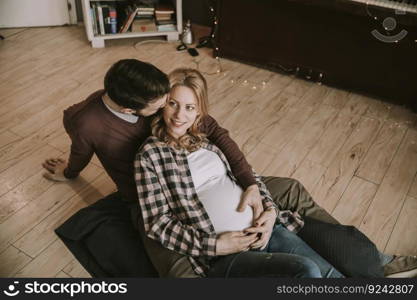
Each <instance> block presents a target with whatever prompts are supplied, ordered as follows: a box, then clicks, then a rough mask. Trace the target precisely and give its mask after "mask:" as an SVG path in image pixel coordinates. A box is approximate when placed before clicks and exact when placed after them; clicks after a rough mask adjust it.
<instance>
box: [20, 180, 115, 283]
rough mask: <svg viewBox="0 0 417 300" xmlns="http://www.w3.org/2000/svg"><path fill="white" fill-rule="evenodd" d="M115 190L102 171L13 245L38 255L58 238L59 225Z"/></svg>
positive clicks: (32, 255) (30, 253) (34, 255)
mask: <svg viewBox="0 0 417 300" xmlns="http://www.w3.org/2000/svg"><path fill="white" fill-rule="evenodd" d="M115 190H116V187H115V185H114V183H113V182H112V181H111V179H110V178H109V177H108V176H107V174H105V173H102V174H101V175H100V176H99V177H97V178H96V179H95V180H94V181H93V182H91V184H89V185H87V186H86V187H85V188H83V189H82V190H81V191H79V192H78V193H77V194H76V195H74V197H72V198H71V199H69V200H67V201H66V202H65V203H64V204H63V205H62V206H60V207H59V208H58V209H56V210H55V211H54V212H52V213H51V214H50V215H48V216H47V217H46V218H45V219H43V220H42V221H41V222H40V223H39V224H37V225H36V226H35V227H33V228H32V229H31V230H30V231H28V232H27V233H26V234H25V235H23V236H22V237H21V238H20V239H19V240H17V241H16V242H14V243H13V246H15V247H16V248H18V249H20V250H22V251H24V252H25V253H27V254H28V255H30V256H31V257H36V256H38V255H39V254H40V253H41V252H42V251H43V250H45V248H47V247H48V245H50V244H51V243H52V242H53V241H54V240H55V239H56V237H57V236H56V234H55V232H54V230H55V229H56V228H57V227H58V226H59V225H61V224H62V223H63V222H64V221H65V220H67V219H68V218H69V217H70V216H72V215H73V214H74V213H76V212H77V211H78V210H80V209H81V208H83V207H86V206H87V205H89V204H92V203H94V202H95V201H97V200H98V199H101V198H103V197H104V196H106V195H108V194H110V193H112V192H114V191H115ZM70 275H71V274H70Z"/></svg>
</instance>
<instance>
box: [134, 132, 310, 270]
mask: <svg viewBox="0 0 417 300" xmlns="http://www.w3.org/2000/svg"><path fill="white" fill-rule="evenodd" d="M202 148H204V149H206V150H209V151H213V152H215V153H216V154H218V155H219V157H220V159H221V160H222V161H223V163H224V164H225V165H226V168H227V173H228V175H229V176H230V178H231V179H232V180H233V181H235V182H237V180H236V178H235V177H234V176H233V174H232V171H231V168H230V166H229V163H228V161H227V159H226V157H225V156H224V155H223V153H222V152H221V150H220V149H219V148H217V147H216V146H215V145H214V144H212V143H210V142H209V141H207V140H206V141H205V142H204V143H203V145H202ZM189 153H190V152H188V151H187V150H185V149H181V150H177V149H174V148H172V147H170V146H168V145H166V144H165V143H162V142H160V141H159V140H158V139H157V138H156V137H154V136H151V137H149V138H148V139H147V140H146V141H145V143H144V144H143V145H142V147H141V148H140V150H139V152H138V153H137V155H136V159H135V179H136V186H137V190H138V196H139V204H140V207H141V211H142V216H143V221H144V226H145V232H146V234H147V236H148V237H150V238H151V239H154V240H156V241H159V242H160V243H161V244H162V245H163V246H164V247H166V248H168V249H170V250H173V251H176V252H178V253H180V254H183V255H187V256H188V258H189V260H190V262H191V264H192V266H193V269H194V271H195V272H196V273H197V274H198V275H201V276H204V275H205V272H206V271H207V268H208V264H209V261H210V259H211V258H213V257H214V256H216V239H217V235H216V232H215V230H214V227H213V224H212V223H211V221H210V218H209V216H208V214H207V212H206V210H205V209H204V206H203V204H202V203H201V202H200V201H199V199H198V196H197V192H196V190H195V187H194V183H193V180H192V177H191V172H190V168H189V166H188V160H187V155H188V154H189ZM254 177H255V180H256V182H257V184H258V187H259V191H260V194H261V196H262V202H263V206H264V209H268V208H270V207H273V208H275V209H276V210H277V211H278V209H277V207H276V205H275V204H274V202H273V201H272V197H271V194H270V193H269V191H268V190H267V188H266V186H265V184H264V183H263V182H262V180H261V177H260V176H259V175H257V174H256V173H255V172H254ZM278 221H279V222H280V223H282V224H283V225H284V226H286V227H287V228H288V229H289V230H291V231H298V230H299V229H301V227H302V226H303V221H302V220H301V218H300V217H299V216H298V214H293V213H291V212H289V211H280V212H279V214H278Z"/></svg>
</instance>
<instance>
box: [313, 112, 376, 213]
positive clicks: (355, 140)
mask: <svg viewBox="0 0 417 300" xmlns="http://www.w3.org/2000/svg"><path fill="white" fill-rule="evenodd" d="M379 127H380V121H378V120H376V119H368V118H362V120H361V122H360V123H359V124H358V127H357V129H356V130H355V131H354V133H353V134H352V135H351V136H350V137H349V139H348V140H347V141H346V143H345V144H344V145H343V148H342V149H341V150H340V151H339V152H338V153H337V155H336V156H335V158H334V159H333V160H332V162H331V163H330V165H329V167H328V169H327V170H326V172H325V173H324V174H323V176H322V177H321V178H320V180H319V182H318V183H317V186H316V188H315V190H314V191H313V194H314V196H315V199H316V200H317V201H319V202H320V203H323V207H324V208H325V209H326V210H328V211H333V209H334V208H335V207H336V205H337V203H338V202H339V199H340V197H341V196H342V194H343V192H344V191H345V189H346V187H347V186H348V184H349V182H350V180H351V179H352V176H353V174H354V173H355V171H356V169H357V168H358V166H359V164H360V162H361V160H362V159H363V157H364V156H365V154H366V152H367V151H368V149H369V147H370V145H371V141H372V140H373V139H374V137H375V135H376V133H377V132H378V130H379Z"/></svg>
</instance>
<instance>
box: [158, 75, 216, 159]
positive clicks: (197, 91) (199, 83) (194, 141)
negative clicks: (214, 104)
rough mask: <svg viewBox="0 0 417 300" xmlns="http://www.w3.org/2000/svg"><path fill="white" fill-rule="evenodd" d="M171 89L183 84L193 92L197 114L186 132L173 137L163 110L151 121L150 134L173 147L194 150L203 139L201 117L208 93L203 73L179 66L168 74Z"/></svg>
mask: <svg viewBox="0 0 417 300" xmlns="http://www.w3.org/2000/svg"><path fill="white" fill-rule="evenodd" d="M168 78H169V82H170V87H171V90H172V89H174V88H175V87H179V86H185V87H188V88H189V89H191V90H192V91H193V92H194V95H195V98H196V102H197V103H196V104H197V109H198V115H197V118H196V119H195V121H194V123H193V125H192V126H191V127H190V128H188V130H187V133H186V134H185V135H183V136H182V137H180V138H179V139H175V138H174V137H172V136H171V135H170V134H169V133H168V131H167V128H166V124H165V122H164V118H163V112H160V113H158V114H157V115H156V116H155V118H154V119H153V121H152V125H151V126H152V135H154V136H156V137H157V138H159V139H160V140H161V141H163V142H165V143H167V144H168V145H170V146H174V147H175V148H183V149H186V150H188V151H190V152H191V151H195V150H197V149H199V148H200V147H201V144H202V142H203V141H204V139H205V134H203V133H201V132H200V125H201V121H202V119H203V118H204V117H205V116H206V115H208V93H207V82H206V79H205V78H204V77H203V75H202V74H201V73H200V72H199V71H198V70H195V69H188V68H179V69H175V70H174V71H172V72H171V73H170V74H169V75H168Z"/></svg>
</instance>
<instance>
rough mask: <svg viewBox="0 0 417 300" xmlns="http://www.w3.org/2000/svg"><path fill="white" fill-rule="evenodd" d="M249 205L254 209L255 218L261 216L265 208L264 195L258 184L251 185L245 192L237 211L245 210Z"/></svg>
mask: <svg viewBox="0 0 417 300" xmlns="http://www.w3.org/2000/svg"><path fill="white" fill-rule="evenodd" d="M248 205H249V206H250V207H252V209H253V220H254V221H255V220H256V219H258V218H259V216H260V215H261V214H262V212H263V210H264V208H263V205H262V197H261V194H260V193H259V188H258V186H257V185H256V184H253V185H251V186H249V187H248V188H247V189H246V190H245V191H244V192H243V194H242V198H241V199H240V203H239V206H238V207H237V211H238V212H243V211H244V210H245V209H246V206H248Z"/></svg>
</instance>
